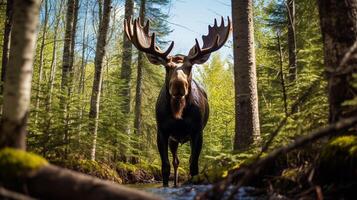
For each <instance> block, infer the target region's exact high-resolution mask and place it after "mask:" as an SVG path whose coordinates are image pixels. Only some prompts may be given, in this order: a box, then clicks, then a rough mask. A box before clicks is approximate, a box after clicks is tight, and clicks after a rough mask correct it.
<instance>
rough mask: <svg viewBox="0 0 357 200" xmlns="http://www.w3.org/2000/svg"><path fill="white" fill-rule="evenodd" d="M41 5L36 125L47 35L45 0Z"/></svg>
mask: <svg viewBox="0 0 357 200" xmlns="http://www.w3.org/2000/svg"><path fill="white" fill-rule="evenodd" d="M43 5H44V6H45V16H44V20H43V29H42V38H41V46H40V65H39V67H38V80H37V90H36V103H35V124H37V118H38V107H39V106H40V91H41V84H42V77H43V65H44V63H43V59H44V58H43V51H44V50H45V41H46V35H47V24H48V15H49V14H48V12H49V10H48V2H47V0H44V1H43Z"/></svg>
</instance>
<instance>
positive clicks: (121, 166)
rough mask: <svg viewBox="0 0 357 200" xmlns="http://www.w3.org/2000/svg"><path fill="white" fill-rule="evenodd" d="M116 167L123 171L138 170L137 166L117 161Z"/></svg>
mask: <svg viewBox="0 0 357 200" xmlns="http://www.w3.org/2000/svg"><path fill="white" fill-rule="evenodd" d="M116 168H117V169H121V170H125V171H130V172H135V171H137V170H138V168H137V167H136V166H135V165H133V164H130V163H123V162H118V163H117V165H116Z"/></svg>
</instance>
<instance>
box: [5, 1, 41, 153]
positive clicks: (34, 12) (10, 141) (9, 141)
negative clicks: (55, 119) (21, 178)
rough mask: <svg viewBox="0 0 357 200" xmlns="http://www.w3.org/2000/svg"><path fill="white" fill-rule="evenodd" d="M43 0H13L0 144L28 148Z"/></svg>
mask: <svg viewBox="0 0 357 200" xmlns="http://www.w3.org/2000/svg"><path fill="white" fill-rule="evenodd" d="M40 2H41V1H40V0H14V2H13V3H14V4H13V5H14V10H13V27H12V33H11V41H10V44H11V46H10V55H9V62H8V66H9V67H8V68H7V73H6V81H5V85H4V105H3V115H2V118H1V126H0V131H1V132H0V147H4V146H10V147H14V148H20V149H25V148H26V142H25V138H26V124H27V116H28V112H29V105H30V99H31V81H32V69H33V57H34V48H35V43H36V28H37V25H38V16H39V10H40Z"/></svg>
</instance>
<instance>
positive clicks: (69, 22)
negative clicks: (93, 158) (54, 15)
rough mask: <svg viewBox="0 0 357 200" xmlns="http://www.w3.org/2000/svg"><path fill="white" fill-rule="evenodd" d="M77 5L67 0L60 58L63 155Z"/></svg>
mask: <svg viewBox="0 0 357 200" xmlns="http://www.w3.org/2000/svg"><path fill="white" fill-rule="evenodd" d="M78 6H79V0H68V2H67V14H66V28H65V38H64V46H63V60H62V62H63V63H62V82H61V90H62V96H61V101H60V106H61V108H62V110H63V119H64V120H63V125H64V138H63V139H64V143H65V149H64V151H65V152H64V154H65V156H67V155H68V145H69V143H70V141H69V140H70V136H69V130H68V129H69V118H70V115H69V102H70V101H69V99H70V97H71V83H72V71H73V61H74V47H75V36H76V27H77V18H78Z"/></svg>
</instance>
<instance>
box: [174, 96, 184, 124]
mask: <svg viewBox="0 0 357 200" xmlns="http://www.w3.org/2000/svg"><path fill="white" fill-rule="evenodd" d="M170 104H171V111H172V116H173V117H174V118H175V119H182V114H183V109H184V108H185V106H186V99H185V97H183V98H179V99H178V98H173V97H171V99H170Z"/></svg>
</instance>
